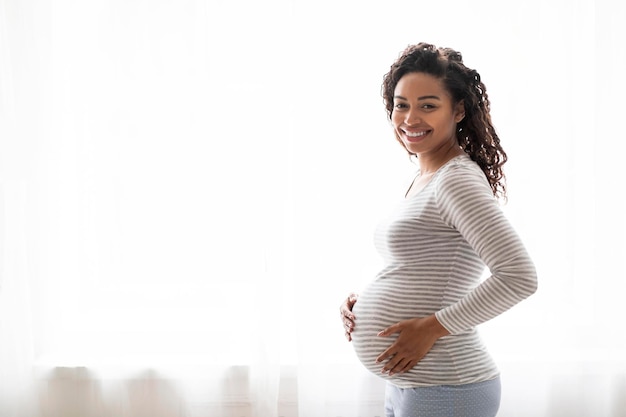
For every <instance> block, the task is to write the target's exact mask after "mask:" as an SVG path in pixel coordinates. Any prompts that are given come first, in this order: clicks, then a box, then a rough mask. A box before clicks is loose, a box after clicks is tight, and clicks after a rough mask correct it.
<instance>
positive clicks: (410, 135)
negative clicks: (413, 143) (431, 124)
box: [404, 132, 426, 138]
mask: <svg viewBox="0 0 626 417" xmlns="http://www.w3.org/2000/svg"><path fill="white" fill-rule="evenodd" d="M404 133H405V134H406V135H407V136H408V137H410V138H416V137H419V136H424V135H425V134H426V132H404Z"/></svg>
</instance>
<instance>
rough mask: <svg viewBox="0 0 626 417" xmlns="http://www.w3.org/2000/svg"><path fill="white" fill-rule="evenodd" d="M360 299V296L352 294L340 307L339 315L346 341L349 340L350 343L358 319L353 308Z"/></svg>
mask: <svg viewBox="0 0 626 417" xmlns="http://www.w3.org/2000/svg"><path fill="white" fill-rule="evenodd" d="M358 298H359V295H358V294H354V293H352V294H350V295H349V296H348V298H346V299H345V301H344V302H343V303H342V304H341V305H340V306H339V315H340V317H341V322H342V323H343V329H344V331H345V334H346V339H348V342H351V341H352V331H354V326H355V321H356V317H355V315H354V313H353V312H352V308H353V307H354V305H355V304H356V301H357V299H358Z"/></svg>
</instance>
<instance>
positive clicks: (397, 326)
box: [377, 322, 402, 337]
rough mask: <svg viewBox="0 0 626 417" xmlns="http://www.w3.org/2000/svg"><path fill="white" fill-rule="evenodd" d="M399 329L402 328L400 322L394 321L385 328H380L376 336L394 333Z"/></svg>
mask: <svg viewBox="0 0 626 417" xmlns="http://www.w3.org/2000/svg"><path fill="white" fill-rule="evenodd" d="M400 330H402V322H400V323H396V324H394V325H392V326H389V327H387V328H386V329H385V330H382V331H381V332H379V333H378V335H377V336H382V337H385V336H389V335H392V334H394V333H398V332H399V331H400Z"/></svg>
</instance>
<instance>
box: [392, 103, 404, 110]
mask: <svg viewBox="0 0 626 417" xmlns="http://www.w3.org/2000/svg"><path fill="white" fill-rule="evenodd" d="M393 107H394V108H396V109H405V108H406V104H404V103H396V104H394V106H393Z"/></svg>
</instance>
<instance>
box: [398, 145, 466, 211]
mask: <svg viewBox="0 0 626 417" xmlns="http://www.w3.org/2000/svg"><path fill="white" fill-rule="evenodd" d="M460 158H468V155H467V154H461V155H457V156H454V157H452V158H450V159H449V160H447V161H446V162H444V163H443V164H442V165H441V166H440V167H439V168H437V170H436V171H435V172H433V173H432V174H429V176H430V179H429V180H428V182H427V183H426V184H424V186H423V187H422V188H420V189H419V190H417V191H415V193H414V194H411V195H409V193H410V192H411V189H412V188H413V186H414V185H415V183H416V182H417V180H418V179H419V178H420V177H421V175H422V172H421V170H418V171H417V174H416V175H415V177H414V178H413V181H411V185H409V188H408V190H406V193H405V194H404V198H405V200H406V199H410V198H413V197H415V196H417V195H419V194H421V193H422V191H424V190H425V189H426V188H428V186H429V185H430V184H431V183H432V182H433V180H434V179H435V177H436V176H437V175H438V174H439V173H440V172H441V170H442V169H443V168H444V167H446V166H447V165H449V164H450V163H451V162H452V161H455V160H457V159H460Z"/></svg>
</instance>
